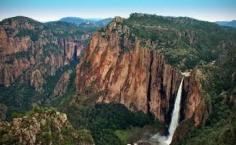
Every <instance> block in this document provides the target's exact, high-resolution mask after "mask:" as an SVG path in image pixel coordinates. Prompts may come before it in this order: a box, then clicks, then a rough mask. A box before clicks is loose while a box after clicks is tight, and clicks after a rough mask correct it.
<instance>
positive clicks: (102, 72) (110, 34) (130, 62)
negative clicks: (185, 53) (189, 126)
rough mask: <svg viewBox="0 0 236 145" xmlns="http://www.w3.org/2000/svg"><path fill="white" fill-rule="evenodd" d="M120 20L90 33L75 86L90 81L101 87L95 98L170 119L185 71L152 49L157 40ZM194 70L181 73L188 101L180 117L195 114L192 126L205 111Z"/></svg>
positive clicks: (80, 88) (82, 86)
mask: <svg viewBox="0 0 236 145" xmlns="http://www.w3.org/2000/svg"><path fill="white" fill-rule="evenodd" d="M123 21H124V20H123V19H122V18H119V17H117V18H115V19H114V20H113V22H111V23H110V24H109V25H108V26H107V28H106V29H104V30H101V31H100V32H97V33H95V34H94V35H93V37H92V39H91V42H90V44H89V47H88V49H86V53H85V55H84V57H83V58H81V62H80V64H79V65H78V66H77V79H76V80H77V83H76V86H77V92H78V93H80V92H82V91H83V90H85V89H86V88H88V87H90V88H92V90H91V91H94V90H96V91H94V92H98V91H99V92H103V93H102V95H100V97H99V99H98V100H97V102H104V103H110V102H116V103H121V104H124V105H125V106H126V107H128V108H129V109H131V110H133V111H143V112H145V113H152V114H153V115H154V116H155V117H156V118H158V119H159V120H160V121H161V122H165V123H168V122H169V121H170V117H171V112H172V110H173V105H174V100H175V97H176V93H177V89H178V87H179V84H180V80H181V78H182V77H183V76H182V75H181V72H180V71H179V70H177V69H175V68H174V67H172V66H171V65H169V64H167V63H166V61H165V59H164V56H163V55H162V54H161V53H159V52H158V51H157V50H155V47H156V43H152V41H148V40H145V41H144V40H143V39H140V38H139V37H137V36H135V34H134V33H132V31H131V29H130V28H129V27H128V26H127V25H125V24H124V22H123ZM197 76H198V74H197V73H195V71H193V72H192V73H191V75H190V77H188V78H185V79H184V92H185V97H184V100H183V103H186V104H183V105H182V106H184V108H182V109H181V110H182V112H183V118H182V119H189V118H194V121H195V125H196V126H197V125H200V124H201V123H202V121H203V117H202V114H204V112H205V108H204V104H205V103H204V97H203V96H202V94H201V90H200V89H201V88H200V87H199V85H200V84H199V81H198V80H196V78H197Z"/></svg>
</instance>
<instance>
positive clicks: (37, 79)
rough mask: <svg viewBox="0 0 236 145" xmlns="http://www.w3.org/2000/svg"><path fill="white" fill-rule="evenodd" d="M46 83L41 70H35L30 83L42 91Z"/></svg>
mask: <svg viewBox="0 0 236 145" xmlns="http://www.w3.org/2000/svg"><path fill="white" fill-rule="evenodd" d="M44 83H45V80H44V79H43V76H42V74H41V72H40V71H39V70H38V69H37V70H35V71H33V72H32V74H31V77H30V85H31V86H33V87H34V88H35V90H36V91H39V92H40V91H42V90H43V84H44Z"/></svg>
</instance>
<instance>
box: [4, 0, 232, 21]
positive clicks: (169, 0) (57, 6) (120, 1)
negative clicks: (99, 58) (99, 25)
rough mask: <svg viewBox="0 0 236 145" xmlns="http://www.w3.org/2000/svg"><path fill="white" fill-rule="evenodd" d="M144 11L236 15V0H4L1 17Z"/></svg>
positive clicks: (49, 17)
mask: <svg viewBox="0 0 236 145" xmlns="http://www.w3.org/2000/svg"><path fill="white" fill-rule="evenodd" d="M133 12H141V13H149V14H157V15H164V16H188V17H193V18H196V19H200V20H207V21H217V20H232V19H236V0H0V20H2V19H4V18H8V17H13V16H19V15H21V16H27V17H31V18H34V19H36V20H39V21H51V20H57V19H59V18H61V17H66V16H76V17H84V18H106V17H114V16H122V17H128V16H129V14H130V13H133Z"/></svg>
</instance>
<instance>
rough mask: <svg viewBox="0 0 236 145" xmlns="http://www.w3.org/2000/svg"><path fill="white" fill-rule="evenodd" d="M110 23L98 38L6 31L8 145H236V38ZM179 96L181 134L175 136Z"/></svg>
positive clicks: (210, 29) (11, 26)
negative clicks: (163, 139)
mask: <svg viewBox="0 0 236 145" xmlns="http://www.w3.org/2000/svg"><path fill="white" fill-rule="evenodd" d="M69 20H70V19H69ZM107 20H109V22H107V23H108V24H107V25H106V26H104V27H98V26H100V24H99V25H98V24H93V26H96V27H95V28H94V27H90V25H89V24H87V23H81V24H77V25H74V24H71V23H67V22H63V21H62V20H61V21H55V22H48V23H40V22H37V21H35V20H33V19H30V18H27V17H13V18H9V19H5V20H3V21H1V22H0V120H1V121H0V126H1V129H0V134H5V135H4V138H3V139H4V140H2V139H0V143H2V142H3V143H6V142H8V141H13V142H14V141H17V143H23V144H36V143H39V144H40V143H42V144H43V143H46V144H56V143H57V142H56V141H57V140H58V138H57V137H58V136H57V135H59V136H60V137H59V140H60V139H62V141H63V142H64V141H68V142H70V141H71V142H70V143H71V144H75V143H74V142H73V141H76V142H77V141H78V142H79V143H80V142H81V143H83V141H85V143H87V144H89V145H90V144H97V145H104V144H108V145H110V144H112V145H121V144H127V143H135V142H137V141H142V140H145V139H146V138H149V139H150V137H151V136H153V135H154V134H156V133H157V132H158V133H159V134H160V135H161V136H162V135H164V136H166V135H168V133H171V138H172V137H173V140H172V142H171V144H173V145H179V144H181V145H188V144H189V143H193V144H194V143H195V144H194V145H199V140H200V139H199V138H201V139H202V140H203V143H206V144H208V143H209V142H208V137H206V135H205V134H211V135H212V137H213V139H212V140H213V141H212V142H210V143H209V145H213V144H214V143H215V142H221V143H222V142H223V143H227V142H229V143H228V144H227V145H231V144H230V143H232V142H234V140H233V139H234V133H232V130H234V129H235V127H234V122H235V115H234V114H235V113H234V112H235V111H234V110H235V106H236V105H235V102H236V101H235V80H236V79H235V78H236V77H235V76H236V75H235V68H236V67H235V64H236V63H235V58H236V57H235V54H236V52H235V50H236V49H235V48H236V42H235V36H236V31H235V30H234V29H233V28H224V27H220V26H218V25H216V24H214V23H210V22H204V21H199V20H195V19H192V18H186V17H177V18H174V17H163V16H157V15H150V14H142V13H133V14H131V15H130V17H129V18H127V19H125V18H121V17H115V18H114V19H113V20H112V21H111V22H110V19H107ZM107 20H106V21H107ZM73 23H74V22H73ZM102 24H103V23H102ZM103 25H104V24H103ZM183 76H185V77H184V78H183ZM182 78H183V79H182ZM180 84H181V85H180ZM180 86H181V87H180ZM179 88H181V91H182V93H181V100H179V101H180V102H179V103H180V105H179V108H178V109H177V110H179V111H178V117H177V118H175V124H179V125H178V126H175V127H177V128H176V131H173V130H172V131H168V128H169V127H170V126H171V122H172V121H171V120H172V118H174V117H175V115H176V114H173V113H172V112H173V110H176V109H174V108H176V105H175V104H176V103H175V102H176V98H177V96H179V95H177V94H178V89H179ZM177 100H178V99H177ZM40 107H42V108H40ZM44 107H45V108H47V107H49V108H47V109H43V108H44ZM50 107H55V108H56V109H57V110H59V111H56V110H54V109H52V108H50ZM30 110H31V111H30ZM61 112H63V113H61ZM65 113H66V114H67V115H66V114H65ZM67 116H68V117H67ZM52 122H54V124H52ZM70 122H71V124H70ZM27 124H29V125H30V126H31V127H29V128H27V127H26V126H27ZM172 124H173V123H172ZM72 126H73V127H74V128H75V129H74V128H73V127H72ZM32 127H33V128H35V129H32ZM45 127H46V128H47V129H48V128H49V130H47V129H46V130H45ZM51 128H53V129H55V130H56V136H52V134H51V133H52V131H51ZM209 128H210V129H209ZM67 129H68V130H67ZM81 129H82V130H81ZM18 130H19V131H18ZM174 130H175V129H174ZM212 130H213V131H212ZM63 131H65V132H63ZM68 131H69V132H70V131H71V133H72V134H73V135H72V134H71V133H68ZM218 136H221V137H218ZM226 136H227V138H226ZM228 136H229V138H232V140H229V139H228ZM5 137H6V138H5ZM55 137H56V139H55ZM70 137H72V138H70ZM192 137H193V138H192ZM14 139H15V140H14ZM67 139H69V140H67ZM78 139H79V140H78ZM86 139H88V140H87V141H88V142H86ZM139 143H141V142H139ZM212 143H213V144H212ZM147 144H148V143H147Z"/></svg>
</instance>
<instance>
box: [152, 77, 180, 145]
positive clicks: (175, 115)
mask: <svg viewBox="0 0 236 145" xmlns="http://www.w3.org/2000/svg"><path fill="white" fill-rule="evenodd" d="M183 80H184V77H183V78H182V80H181V83H180V85H179V89H178V92H177V96H176V99H175V105H174V110H173V112H172V118H171V123H170V126H169V135H168V136H160V135H159V134H156V135H154V136H153V137H152V138H151V140H156V139H157V140H158V142H159V143H160V144H161V145H169V144H170V143H171V141H172V138H173V135H174V132H175V129H176V128H177V126H178V124H179V114H180V113H179V112H180V103H181V95H182V85H183Z"/></svg>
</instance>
